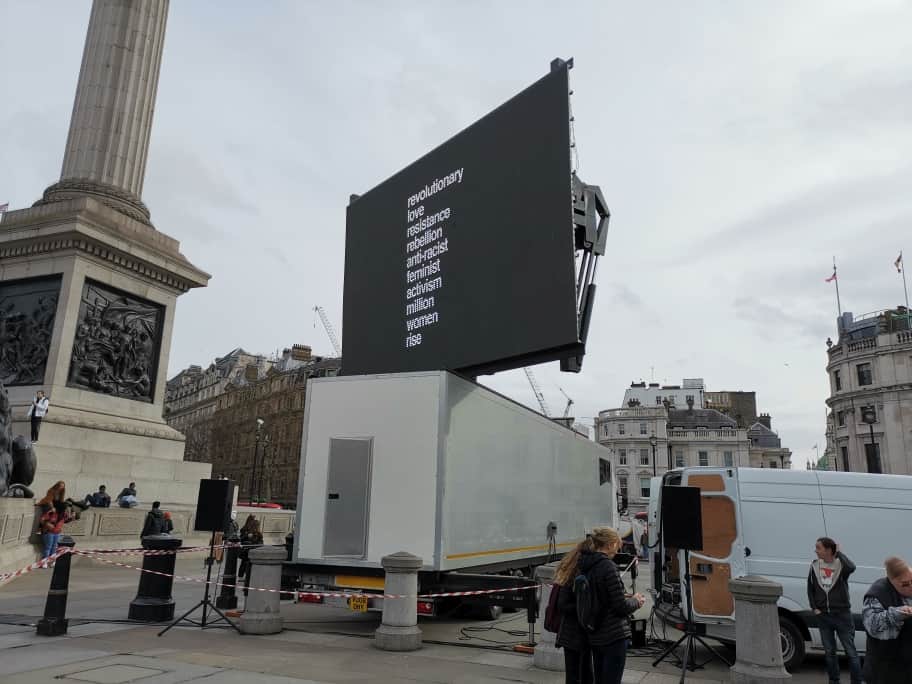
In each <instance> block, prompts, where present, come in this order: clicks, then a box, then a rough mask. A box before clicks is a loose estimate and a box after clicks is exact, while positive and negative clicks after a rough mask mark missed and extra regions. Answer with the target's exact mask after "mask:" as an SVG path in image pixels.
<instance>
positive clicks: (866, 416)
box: [861, 406, 883, 473]
mask: <svg viewBox="0 0 912 684" xmlns="http://www.w3.org/2000/svg"><path fill="white" fill-rule="evenodd" d="M861 419H862V420H863V421H864V422H865V423H867V424H868V428H870V430H871V452H870V455H869V456H868V459H867V461H868V472H869V473H882V472H883V468H882V467H881V464H880V454H879V453H878V449H877V444H875V443H874V423H876V422H877V413H876V412H875V411H874V407H873V406H869V407H867V408H865V409H864V410H863V411H862V413H861Z"/></svg>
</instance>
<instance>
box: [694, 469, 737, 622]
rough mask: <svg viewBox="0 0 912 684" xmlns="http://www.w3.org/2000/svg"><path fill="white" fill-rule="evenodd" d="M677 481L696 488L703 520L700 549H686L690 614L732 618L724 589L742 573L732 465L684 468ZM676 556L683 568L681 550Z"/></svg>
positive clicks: (731, 604) (710, 618) (707, 618)
mask: <svg viewBox="0 0 912 684" xmlns="http://www.w3.org/2000/svg"><path fill="white" fill-rule="evenodd" d="M681 484H682V485H684V486H688V487H699V489H700V503H701V506H700V508H701V512H702V516H701V517H702V519H703V548H702V549H701V550H699V551H691V552H690V577H691V591H692V593H693V604H692V605H693V613H694V617H695V618H704V621H707V622H712V621H714V620H713V619H714V618H716V619H718V618H733V617H734V615H735V602H734V599H733V598H732V595H731V593H730V592H729V590H728V580H729V579H731V578H732V577H740V576H742V575H744V574H746V563H745V559H744V549H743V543H742V537H741V511H740V507H739V506H738V480H737V478H736V477H735V471H734V469H732V468H700V469H699V470H686V471H685V472H684V477H683V479H682V482H681ZM679 557H680V563H681V565H682V567H683V564H684V552H683V551H681V552H679ZM683 595H684V592H682V596H683ZM685 600H689V599H685Z"/></svg>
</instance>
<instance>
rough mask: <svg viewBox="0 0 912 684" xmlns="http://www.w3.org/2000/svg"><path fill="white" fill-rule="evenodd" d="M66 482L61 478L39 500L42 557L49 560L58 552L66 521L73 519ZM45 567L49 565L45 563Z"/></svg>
mask: <svg viewBox="0 0 912 684" xmlns="http://www.w3.org/2000/svg"><path fill="white" fill-rule="evenodd" d="M65 498H66V484H64V482H63V480H60V481H58V482H56V483H54V485H53V486H52V487H51V488H50V489H48V490H47V494H45V495H44V497H43V498H42V499H40V500H39V501H38V504H37V505H38V506H39V507H40V508H41V516H40V517H39V518H38V530H39V532H40V533H41V544H42V554H41V559H42V560H45V561H46V560H47V559H48V558H50V557H51V556H53V555H54V554H55V553H57V542H58V541H59V540H60V533H61V531H62V530H63V526H64V524H65V523H68V522H70V520H72V519H73V517H72V515H70V513H69V509H68V507H67V505H66V502H65V501H64V499H65ZM44 567H45V568H46V567H48V565H47V563H45V565H44Z"/></svg>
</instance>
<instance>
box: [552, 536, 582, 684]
mask: <svg viewBox="0 0 912 684" xmlns="http://www.w3.org/2000/svg"><path fill="white" fill-rule="evenodd" d="M585 545H586V542H585V541H583V542H580V543H579V544H578V545H577V546H576V547H575V548H574V549H573V550H572V551H570V552H569V553H568V554H567V555H566V556H564V558H563V560H561V562H560V565H558V566H557V570H556V571H555V572H554V585H553V586H552V587H551V591H556V592H559V593H558V596H557V611H558V614H559V615H560V629H559V630H558V631H557V639H555V646H557V647H558V648H563V649H564V681H565V682H566V684H592V649H591V647H590V646H589V634H588V633H587V632H586V630H585V629H583V627H582V625H580V623H579V619H578V618H577V617H576V597H575V595H574V593H573V580H574V579H575V578H576V576H577V575H578V574H579V560H580V555H581V554H582V552H583V549H584V548H585Z"/></svg>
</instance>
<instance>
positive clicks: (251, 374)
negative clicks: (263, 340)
mask: <svg viewBox="0 0 912 684" xmlns="http://www.w3.org/2000/svg"><path fill="white" fill-rule="evenodd" d="M258 377H260V372H259V368H257V365H256V364H255V363H248V364H247V366H246V367H245V368H244V380H246V381H247V382H254V381H255V380H256V379H257V378H258Z"/></svg>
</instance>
